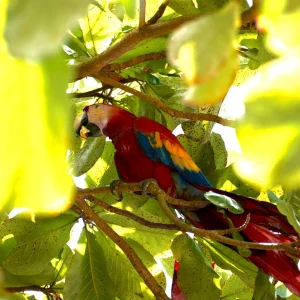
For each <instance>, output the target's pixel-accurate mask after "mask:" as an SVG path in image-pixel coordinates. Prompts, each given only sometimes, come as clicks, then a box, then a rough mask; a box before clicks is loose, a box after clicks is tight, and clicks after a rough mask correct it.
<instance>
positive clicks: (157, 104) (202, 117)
mask: <svg viewBox="0 0 300 300" xmlns="http://www.w3.org/2000/svg"><path fill="white" fill-rule="evenodd" d="M97 79H99V80H101V82H102V83H103V84H108V85H111V86H113V87H116V88H119V89H121V90H123V91H125V92H127V93H130V94H133V95H135V96H137V97H139V98H140V99H142V100H145V101H146V102H148V103H150V104H152V105H154V106H155V107H156V108H158V109H160V110H162V111H163V112H165V113H167V114H168V115H170V116H172V117H175V118H182V119H189V120H193V121H198V120H201V121H203V120H206V121H211V122H215V123H219V124H221V125H224V126H231V124H232V121H230V120H226V119H223V118H221V117H219V116H216V115H211V114H205V113H188V112H184V111H179V110H176V109H174V108H172V107H170V106H168V105H166V104H164V103H163V102H161V101H160V100H159V99H157V98H154V97H152V96H150V95H147V94H144V93H142V92H140V91H138V90H136V89H133V88H131V87H129V86H127V85H125V84H122V83H120V82H118V81H116V80H113V79H111V78H108V77H104V76H97Z"/></svg>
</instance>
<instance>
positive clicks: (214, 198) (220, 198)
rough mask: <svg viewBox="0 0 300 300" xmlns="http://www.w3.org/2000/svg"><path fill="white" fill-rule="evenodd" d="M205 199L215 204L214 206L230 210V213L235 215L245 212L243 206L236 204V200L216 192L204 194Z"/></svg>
mask: <svg viewBox="0 0 300 300" xmlns="http://www.w3.org/2000/svg"><path fill="white" fill-rule="evenodd" d="M204 197H205V198H206V199H207V200H208V201H210V202H211V203H213V204H214V205H216V206H218V207H222V208H226V209H228V210H229V211H230V212H232V213H234V214H242V213H243V212H244V209H243V208H242V206H241V205H240V204H239V203H238V202H236V201H235V200H234V199H232V198H230V197H228V196H225V195H220V194H217V193H215V192H212V191H210V192H207V193H205V194H204Z"/></svg>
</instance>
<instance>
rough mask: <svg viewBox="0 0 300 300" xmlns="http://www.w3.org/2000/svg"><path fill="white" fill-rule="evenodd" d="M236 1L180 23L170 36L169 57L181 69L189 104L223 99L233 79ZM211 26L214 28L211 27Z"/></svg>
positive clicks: (234, 69) (236, 22)
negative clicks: (196, 18) (188, 87)
mask: <svg viewBox="0 0 300 300" xmlns="http://www.w3.org/2000/svg"><path fill="white" fill-rule="evenodd" d="M238 13H239V9H238V4H237V3H235V2H232V3H230V4H229V5H227V6H226V7H225V8H223V9H221V10H220V11H218V12H215V13H212V14H210V15H207V16H205V17H201V18H199V19H198V20H196V21H192V22H189V23H187V24H186V25H184V26H182V27H181V29H179V30H177V31H176V32H175V33H174V34H173V35H172V36H171V38H170V40H169V45H168V57H169V60H170V61H171V62H172V63H174V64H175V65H176V66H177V67H179V68H180V69H181V70H182V71H183V72H184V77H185V81H186V82H187V84H188V85H189V86H191V89H190V91H189V93H188V94H187V101H188V103H189V104H197V105H203V104H213V103H216V102H219V101H221V100H222V98H223V97H224V96H225V94H226V93H227V91H228V89H229V87H230V84H231V83H232V81H233V80H234V75H235V71H236V66H237V59H236V50H235V48H234V40H235V33H236V28H237V26H238V25H239V20H238ZM212 28H213V30H211V29H212Z"/></svg>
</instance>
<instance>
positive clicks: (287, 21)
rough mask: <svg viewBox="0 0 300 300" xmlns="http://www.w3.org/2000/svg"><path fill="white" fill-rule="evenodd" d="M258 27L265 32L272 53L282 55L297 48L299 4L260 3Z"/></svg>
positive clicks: (299, 40)
mask: <svg viewBox="0 0 300 300" xmlns="http://www.w3.org/2000/svg"><path fill="white" fill-rule="evenodd" d="M258 26H259V27H260V28H262V29H264V30H266V31H267V33H268V39H267V46H268V47H269V49H270V50H272V51H273V52H274V53H276V54H284V53H286V52H288V51H290V50H292V49H294V48H296V47H299V46H300V36H299V30H300V2H299V1H293V0H281V1H272V0H264V1H262V3H261V14H260V15H259V17H258Z"/></svg>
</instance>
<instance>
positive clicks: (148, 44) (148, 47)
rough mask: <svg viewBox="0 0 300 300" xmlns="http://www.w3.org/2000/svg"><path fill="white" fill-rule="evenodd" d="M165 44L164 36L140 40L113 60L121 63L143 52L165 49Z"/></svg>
mask: <svg viewBox="0 0 300 300" xmlns="http://www.w3.org/2000/svg"><path fill="white" fill-rule="evenodd" d="M166 45H167V38H166V37H157V38H152V39H147V40H145V41H142V42H141V43H139V44H138V45H137V46H135V47H133V48H132V49H131V50H129V51H127V52H126V53H124V54H123V55H121V56H120V57H119V58H117V59H116V60H114V61H113V62H114V63H121V62H124V61H127V60H130V59H132V58H135V57H137V56H141V55H144V54H148V53H156V52H161V51H164V50H165V49H166Z"/></svg>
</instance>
